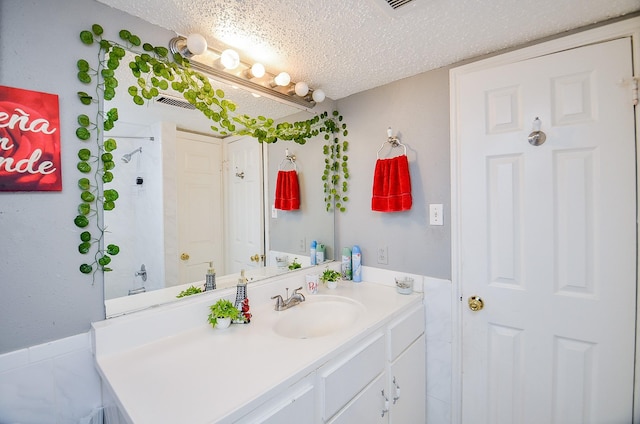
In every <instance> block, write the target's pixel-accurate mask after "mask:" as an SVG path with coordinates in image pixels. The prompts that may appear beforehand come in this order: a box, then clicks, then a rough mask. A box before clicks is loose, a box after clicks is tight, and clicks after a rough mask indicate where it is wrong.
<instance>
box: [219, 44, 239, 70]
mask: <svg viewBox="0 0 640 424" xmlns="http://www.w3.org/2000/svg"><path fill="white" fill-rule="evenodd" d="M220 62H222V66H224V67H225V69H236V68H237V67H238V65H240V56H239V55H238V53H237V52H236V51H235V50H232V49H227V50H225V51H223V52H222V55H220Z"/></svg>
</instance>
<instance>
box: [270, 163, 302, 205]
mask: <svg viewBox="0 0 640 424" xmlns="http://www.w3.org/2000/svg"><path fill="white" fill-rule="evenodd" d="M274 206H275V208H276V209H280V210H283V211H292V210H295V209H300V186H299V185H298V173H297V172H296V171H295V170H293V169H292V170H290V171H278V177H277V179H276V199H275V203H274Z"/></svg>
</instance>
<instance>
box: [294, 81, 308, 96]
mask: <svg viewBox="0 0 640 424" xmlns="http://www.w3.org/2000/svg"><path fill="white" fill-rule="evenodd" d="M295 92H296V94H297V95H298V96H300V97H304V96H306V95H307V93H308V92H309V85H307V83H306V82H304V81H300V82H297V83H296V87H295Z"/></svg>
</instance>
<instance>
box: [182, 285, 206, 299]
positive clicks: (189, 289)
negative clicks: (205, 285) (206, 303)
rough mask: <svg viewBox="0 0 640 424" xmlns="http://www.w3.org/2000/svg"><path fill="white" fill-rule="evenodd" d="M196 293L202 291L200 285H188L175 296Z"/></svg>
mask: <svg viewBox="0 0 640 424" xmlns="http://www.w3.org/2000/svg"><path fill="white" fill-rule="evenodd" d="M198 293H202V289H201V288H200V287H196V286H189V287H187V288H186V289H185V290H182V291H181V292H180V293H178V295H177V296H176V297H177V298H178V299H179V298H181V297H186V296H191V295H192V294H198Z"/></svg>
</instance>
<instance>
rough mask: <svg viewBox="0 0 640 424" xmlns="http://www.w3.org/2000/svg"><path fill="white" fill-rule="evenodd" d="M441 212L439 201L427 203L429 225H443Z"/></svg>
mask: <svg viewBox="0 0 640 424" xmlns="http://www.w3.org/2000/svg"><path fill="white" fill-rule="evenodd" d="M442 213H443V212H442V204H441V203H440V204H432V205H429V225H444V224H443V220H442Z"/></svg>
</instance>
